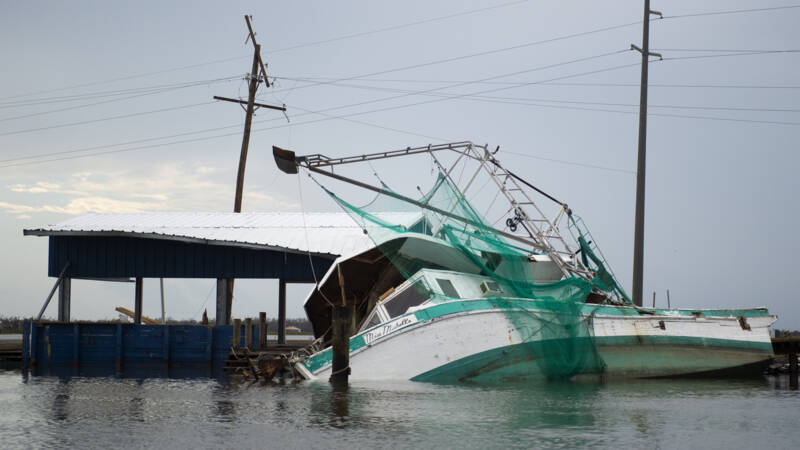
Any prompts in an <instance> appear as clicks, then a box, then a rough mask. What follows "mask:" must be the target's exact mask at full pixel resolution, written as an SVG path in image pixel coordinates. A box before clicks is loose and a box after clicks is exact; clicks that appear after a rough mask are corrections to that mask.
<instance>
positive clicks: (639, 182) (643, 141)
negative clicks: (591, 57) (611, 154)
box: [631, 0, 661, 306]
mask: <svg viewBox="0 0 800 450" xmlns="http://www.w3.org/2000/svg"><path fill="white" fill-rule="evenodd" d="M651 14H654V15H657V16H659V17H661V13H660V12H658V11H653V10H651V9H650V0H644V21H643V24H642V48H639V47H637V46H635V45H633V44H631V48H632V49H633V50H636V51H638V52H639V53H641V54H642V80H641V86H640V91H639V152H638V153H639V155H638V162H637V164H636V223H635V226H634V231H633V289H632V294H633V303H634V304H635V305H637V306H642V286H643V284H642V280H643V275H644V270H643V267H642V266H643V264H644V190H645V184H644V174H645V156H646V153H647V66H648V61H649V59H650V56H658V57H659V58H661V55H660V54H658V53H652V52H651V51H650V15H651Z"/></svg>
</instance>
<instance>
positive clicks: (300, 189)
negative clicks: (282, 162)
mask: <svg viewBox="0 0 800 450" xmlns="http://www.w3.org/2000/svg"><path fill="white" fill-rule="evenodd" d="M315 181H316V180H315ZM297 193H298V195H299V197H300V216H301V217H302V218H303V235H304V236H305V238H306V254H308V264H309V265H310V266H311V276H313V277H314V290H316V291H317V292H319V293H320V295H322V298H323V299H324V300H325V302H327V303H328V305H329V306H331V307H333V303H331V301H330V300H328V297H326V296H325V293H324V292H322V290H320V288H319V279H318V278H317V271H316V270H314V259H313V258H312V257H311V250H309V246H310V245H309V243H308V226H306V208H305V204H304V203H303V187H302V185H301V183H300V177H299V176H298V177H297Z"/></svg>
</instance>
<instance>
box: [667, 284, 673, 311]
mask: <svg viewBox="0 0 800 450" xmlns="http://www.w3.org/2000/svg"><path fill="white" fill-rule="evenodd" d="M667 309H672V306H671V305H670V304H669V289H667Z"/></svg>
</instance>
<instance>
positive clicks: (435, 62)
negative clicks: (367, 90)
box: [274, 22, 640, 93]
mask: <svg viewBox="0 0 800 450" xmlns="http://www.w3.org/2000/svg"><path fill="white" fill-rule="evenodd" d="M639 23H640V22H629V23H625V24H620V25H613V26H609V27H603V28H597V29H594V30H590V31H583V32H580V33H572V34H568V35H564V36H558V37H555V38H549V39H543V40H539V41H533V42H526V43H522V44H517V45H512V46H509V47H502V48H496V49H492V50H485V51H481V52H477V53H470V54H467V55H461V56H454V57H449V58H442V59H437V60H433V61H428V62H424V63H418V64H412V65H408V66H402V67H396V68H394V69H386V70H380V71H377V72H371V73H366V74H361V75H354V76H349V77H341V78H335V79H334V80H333V81H319V82H315V83H311V84H308V85H305V86H298V87H294V88H292V90H299V89H305V88H309V87H314V86H324V85H326V84H330V83H333V82H339V81H350V80H352V79H356V78H363V77H373V76H377V75H384V74H387V73H394V72H401V71H405V70H411V69H419V68H421V67H428V66H433V65H438V64H445V63H450V62H455V61H462V60H466V59H471V58H477V57H480V56H486V55H493V54H497V53H502V52H508V51H512V50H518V49H521V48H527V47H532V46H536V45H541V44H548V43H551V42H557V41H562V40H566V39H572V38H576V37H581V36H588V35H592V34H595V33H602V32H605V31H611V30H616V29H620V28H625V27H629V26H632V25H637V24H639ZM284 90H287V89H283V90H282V89H278V90H276V91H274V92H276V93H277V92H282V91H284Z"/></svg>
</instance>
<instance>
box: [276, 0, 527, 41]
mask: <svg viewBox="0 0 800 450" xmlns="http://www.w3.org/2000/svg"><path fill="white" fill-rule="evenodd" d="M527 1H528V0H517V1H513V2H508V3H501V4H499V5H494V6H488V7H485V8H478V9H472V10H468V11H463V12H460V13H455V14H448V15H445V16H439V17H432V18H430V19H424V20H419V21H416V22H409V23H404V24H400V25H392V26H389V27H386V28H379V29H376V30H369V31H361V32H357V33H352V34H345V35H342V36H337V37H333V38H329V39H323V40H319V41H311V42H307V43H304V44H296V45H292V46H289V47H283V48H277V49H274V50H268V51H267V52H266V54H271V53H278V52H285V51H288V50H295V49H298V48H303V47H310V46H315V45H321V44H328V43H331V42H337V41H343V40H345V39H352V38H356V37H362V36H369V35H372V34H378V33H383V32H386V31H394V30H400V29H403V28H409V27H413V26H417V25H423V24H426V23H431V22H439V21H442V20H447V19H452V18H455V17H461V16H466V15H470V14H475V13H479V12H485V11H490V10H493V9H500V8H506V7H508V6H515V5H519V4H521V3H526V2H527Z"/></svg>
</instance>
